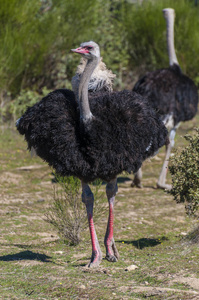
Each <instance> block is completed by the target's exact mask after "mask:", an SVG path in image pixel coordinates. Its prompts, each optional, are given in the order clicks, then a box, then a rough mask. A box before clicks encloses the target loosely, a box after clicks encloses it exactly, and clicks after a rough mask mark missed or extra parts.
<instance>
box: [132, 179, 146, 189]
mask: <svg viewBox="0 0 199 300" xmlns="http://www.w3.org/2000/svg"><path fill="white" fill-rule="evenodd" d="M131 187H137V188H139V189H142V188H143V185H142V184H141V181H138V180H137V179H134V180H133V181H132V183H131Z"/></svg>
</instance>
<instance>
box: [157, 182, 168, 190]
mask: <svg viewBox="0 0 199 300" xmlns="http://www.w3.org/2000/svg"><path fill="white" fill-rule="evenodd" d="M157 188H158V189H163V190H168V191H170V190H171V189H172V185H171V184H166V183H159V182H157Z"/></svg>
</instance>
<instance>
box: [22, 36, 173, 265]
mask: <svg viewBox="0 0 199 300" xmlns="http://www.w3.org/2000/svg"><path fill="white" fill-rule="evenodd" d="M72 51H73V52H75V53H79V54H81V55H82V56H83V57H85V58H86V60H87V64H86V65H85V69H84V72H83V73H82V75H81V78H80V82H79V88H78V99H76V98H75V93H74V92H73V91H70V90H67V89H59V90H55V91H54V92H52V93H50V94H48V95H47V96H46V97H44V98H43V99H42V100H41V101H40V102H38V103H36V104H35V105H34V106H32V107H29V108H28V109H27V111H26V112H25V113H24V115H23V116H22V117H21V118H20V119H19V120H18V121H17V124H16V125H17V129H18V131H19V132H20V134H22V135H25V139H26V141H27V143H28V148H29V149H31V147H34V149H35V151H36V153H37V155H39V156H40V157H41V158H42V159H43V160H45V161H47V162H48V164H49V165H50V166H52V167H53V168H54V169H55V170H56V172H57V173H59V174H61V175H63V176H71V175H72V176H76V177H78V178H79V179H80V180H81V182H82V201H83V202H84V203H85V205H86V210H87V216H88V222H89V228H90V235H91V242H92V257H91V261H90V263H89V266H90V267H92V266H97V265H99V263H100V261H101V259H102V254H101V250H100V246H99V243H98V239H97V235H96V232H95V228H94V223H93V204H94V197H93V194H92V192H91V189H90V187H89V185H88V183H89V182H92V181H93V180H95V179H97V178H100V179H102V180H104V181H106V182H107V186H106V194H107V197H108V202H109V219H108V225H107V230H106V235H105V239H104V244H105V247H106V259H107V260H108V261H111V262H114V261H117V259H118V258H119V255H118V251H117V249H116V246H115V242H114V238H113V205H114V199H115V195H116V193H117V175H118V174H120V173H121V172H122V171H126V172H136V171H137V170H138V169H139V168H140V167H141V164H142V162H143V161H144V160H145V159H146V158H147V157H149V156H151V155H153V153H154V152H156V151H157V150H158V149H159V148H160V147H162V146H163V145H164V144H166V143H167V142H168V138H167V129H166V127H165V126H164V124H163V122H162V121H161V120H160V119H159V116H158V115H157V114H156V112H155V111H154V110H153V109H152V108H151V106H150V105H149V104H148V102H147V100H145V98H144V97H142V96H141V95H138V94H136V93H135V92H132V91H121V92H112V93H109V92H107V93H104V94H103V95H102V96H100V97H97V96H96V97H91V98H90V100H89V99H88V83H89V80H90V77H91V75H92V73H93V71H94V69H95V67H96V65H97V64H98V62H99V60H100V50H99V46H98V45H97V44H96V43H94V42H92V41H90V42H85V43H83V44H81V46H80V47H79V48H77V49H72Z"/></svg>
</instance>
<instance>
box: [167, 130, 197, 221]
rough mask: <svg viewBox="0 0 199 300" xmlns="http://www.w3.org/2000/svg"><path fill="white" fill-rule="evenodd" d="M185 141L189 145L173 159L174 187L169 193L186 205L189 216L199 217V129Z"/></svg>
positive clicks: (187, 136)
mask: <svg viewBox="0 0 199 300" xmlns="http://www.w3.org/2000/svg"><path fill="white" fill-rule="evenodd" d="M185 139H186V140H187V141H188V142H189V145H188V146H187V147H186V148H185V149H184V150H182V152H181V153H177V154H176V155H175V156H174V157H173V158H171V165H170V167H169V170H170V173H171V176H172V186H173V187H172V190H171V191H170V192H169V193H171V195H173V196H174V199H175V200H176V201H177V202H178V203H179V202H183V203H185V208H186V213H187V214H188V215H190V216H195V217H199V213H198V212H199V128H197V129H196V134H195V135H194V136H191V135H186V136H185Z"/></svg>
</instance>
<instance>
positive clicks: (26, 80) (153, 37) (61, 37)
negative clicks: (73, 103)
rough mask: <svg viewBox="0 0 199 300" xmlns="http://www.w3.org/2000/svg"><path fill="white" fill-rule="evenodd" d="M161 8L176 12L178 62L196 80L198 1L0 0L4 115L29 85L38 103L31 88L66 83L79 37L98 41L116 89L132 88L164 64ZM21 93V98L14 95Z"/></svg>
mask: <svg viewBox="0 0 199 300" xmlns="http://www.w3.org/2000/svg"><path fill="white" fill-rule="evenodd" d="M165 7H173V8H174V9H175V11H176V24H175V45H176V51H177V56H178V60H179V62H180V65H181V67H182V69H183V71H184V72H185V73H187V74H188V75H189V76H190V77H192V78H193V79H194V80H195V81H196V83H199V71H198V65H199V57H198V53H199V36H198V28H199V18H198V14H199V7H198V6H196V5H195V1H191V0H177V1H172V0H158V1H155V0H145V1H130V0H129V1H125V0H122V1H118V0H108V1H106V0H94V1H93V0H86V1H81V0H73V1H66V0H21V1H18V0H9V1H3V0H0V44H1V47H0V105H1V107H0V109H1V117H2V121H7V120H10V119H11V118H12V119H13V114H16V112H18V113H17V116H16V117H18V116H19V115H20V114H21V111H20V110H19V109H15V108H13V107H15V106H18V105H21V107H23V108H24V109H25V106H26V105H27V104H26V101H25V99H26V95H25V96H24V93H25V92H26V91H28V90H31V91H33V93H32V94H31V101H32V102H36V101H37V100H38V95H37V94H35V93H39V94H41V93H42V89H43V88H44V87H45V88H46V89H48V90H49V89H50V90H52V89H55V88H59V87H66V88H70V87H71V85H70V81H71V78H72V76H73V75H74V72H75V69H76V66H77V63H78V61H79V57H78V56H77V55H74V54H71V53H70V49H71V48H73V47H77V46H78V45H79V44H80V43H81V42H82V41H87V40H94V41H96V42H98V43H99V45H100V47H101V54H102V56H103V58H104V61H105V63H106V64H107V66H108V68H110V69H112V70H113V71H114V72H115V73H116V74H117V80H116V82H115V89H122V88H132V87H133V84H134V82H135V80H137V78H138V76H139V75H140V74H142V73H144V72H145V71H146V70H153V69H155V68H159V67H166V66H168V56H167V49H166V25H165V20H164V18H163V14H162V9H163V8H165ZM24 91H25V92H24ZM20 93H22V95H23V96H24V97H23V98H24V100H22V98H20V101H18V100H17V99H18V96H19V95H20ZM20 97H21V95H20ZM27 98H28V99H30V94H29V96H28V97H27ZM14 116H15V115H14Z"/></svg>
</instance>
